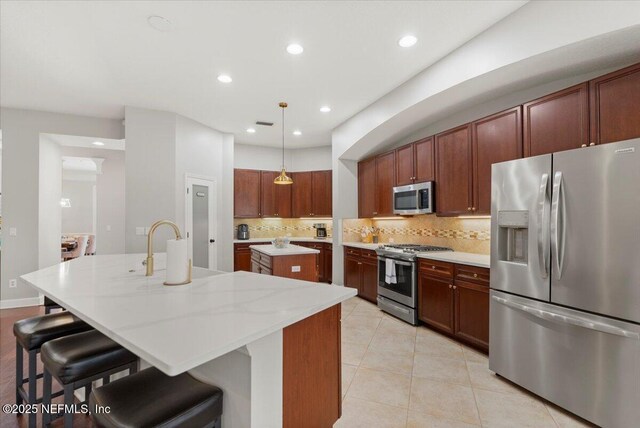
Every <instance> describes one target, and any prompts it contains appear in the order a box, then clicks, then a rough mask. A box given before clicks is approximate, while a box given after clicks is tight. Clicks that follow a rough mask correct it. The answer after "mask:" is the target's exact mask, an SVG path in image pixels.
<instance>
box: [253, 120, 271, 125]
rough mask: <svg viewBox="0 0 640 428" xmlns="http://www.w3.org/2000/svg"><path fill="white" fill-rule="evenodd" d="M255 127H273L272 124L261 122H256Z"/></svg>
mask: <svg viewBox="0 0 640 428" xmlns="http://www.w3.org/2000/svg"><path fill="white" fill-rule="evenodd" d="M256 125H261V126H273V122H263V121H261V120H259V121H257V122H256Z"/></svg>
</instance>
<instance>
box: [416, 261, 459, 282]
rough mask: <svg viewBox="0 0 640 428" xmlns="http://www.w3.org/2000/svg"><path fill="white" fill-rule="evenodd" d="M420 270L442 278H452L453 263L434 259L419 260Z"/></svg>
mask: <svg viewBox="0 0 640 428" xmlns="http://www.w3.org/2000/svg"><path fill="white" fill-rule="evenodd" d="M420 270H421V271H423V272H428V273H429V274H430V275H435V276H439V277H442V278H453V264H452V263H447V262H439V261H435V260H420Z"/></svg>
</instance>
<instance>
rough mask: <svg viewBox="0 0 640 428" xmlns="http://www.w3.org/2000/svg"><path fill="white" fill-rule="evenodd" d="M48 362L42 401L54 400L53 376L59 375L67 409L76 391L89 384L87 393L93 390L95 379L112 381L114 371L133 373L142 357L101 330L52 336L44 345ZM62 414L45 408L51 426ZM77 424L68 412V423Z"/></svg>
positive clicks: (43, 356) (45, 418) (44, 359)
mask: <svg viewBox="0 0 640 428" xmlns="http://www.w3.org/2000/svg"><path fill="white" fill-rule="evenodd" d="M40 357H41V359H42V363H43V364H44V377H43V380H44V385H43V399H42V404H43V406H45V407H48V405H49V404H51V397H52V395H51V383H52V382H51V380H52V377H53V378H55V379H56V380H57V381H58V382H59V383H60V384H62V387H63V390H64V404H65V410H66V409H67V408H68V407H67V406H71V405H72V404H73V391H74V390H76V389H78V388H85V397H86V398H88V397H89V394H91V388H92V382H93V381H94V380H98V379H102V380H103V381H104V382H105V383H108V382H109V378H110V376H111V375H112V374H115V373H119V372H122V371H125V370H128V371H129V374H132V373H135V372H136V371H137V370H138V357H136V356H135V354H133V353H132V352H130V351H128V350H126V349H125V348H123V347H122V346H120V345H118V344H117V343H116V342H114V341H113V340H111V339H109V338H108V337H107V336H105V335H103V334H102V333H100V332H99V331H97V330H91V331H85V332H82V333H76V334H72V335H70V336H65V337H61V338H58V339H54V340H50V341H48V342H47V343H45V344H44V345H42V348H40ZM59 416H60V415H59V414H54V415H51V414H49V413H45V412H43V414H42V418H43V423H42V425H43V426H45V427H46V426H48V425H49V424H50V423H51V421H52V419H53V418H55V417H59ZM72 425H73V413H69V412H65V413H64V427H65V428H70V427H71V426H72Z"/></svg>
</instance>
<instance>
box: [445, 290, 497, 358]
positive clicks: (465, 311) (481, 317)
mask: <svg viewBox="0 0 640 428" xmlns="http://www.w3.org/2000/svg"><path fill="white" fill-rule="evenodd" d="M453 290H454V295H455V331H454V334H455V335H456V336H458V337H460V338H461V339H463V340H466V341H467V342H470V343H473V344H474V345H476V346H478V347H480V348H482V349H484V350H485V351H488V350H489V287H486V286H483V285H478V284H473V283H470V282H464V281H456V283H455V285H454V286H453Z"/></svg>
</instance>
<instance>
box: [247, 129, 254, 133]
mask: <svg viewBox="0 0 640 428" xmlns="http://www.w3.org/2000/svg"><path fill="white" fill-rule="evenodd" d="M247 132H248V133H249V134H255V133H256V130H255V129H254V128H247Z"/></svg>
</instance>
